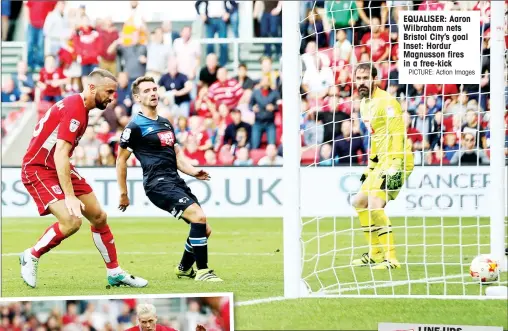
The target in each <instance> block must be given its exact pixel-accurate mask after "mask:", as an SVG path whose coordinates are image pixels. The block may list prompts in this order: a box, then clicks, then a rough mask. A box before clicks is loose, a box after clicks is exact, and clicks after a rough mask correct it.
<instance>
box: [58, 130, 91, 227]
mask: <svg viewBox="0 0 508 331" xmlns="http://www.w3.org/2000/svg"><path fill="white" fill-rule="evenodd" d="M71 149H72V144H71V143H69V142H68V141H65V140H63V139H58V140H57V142H56V147H55V155H54V158H55V166H56V172H57V175H58V182H59V183H60V187H61V188H62V191H63V192H64V194H65V204H66V205H67V209H68V210H69V214H71V215H72V216H76V217H80V218H81V217H82V216H83V215H82V213H81V209H82V208H84V207H85V206H84V205H83V203H82V202H81V201H80V200H79V199H78V198H77V197H76V196H75V195H74V187H73V186H72V180H71V162H70V158H69V154H70V152H71Z"/></svg>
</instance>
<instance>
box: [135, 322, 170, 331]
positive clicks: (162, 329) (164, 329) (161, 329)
mask: <svg viewBox="0 0 508 331" xmlns="http://www.w3.org/2000/svg"><path fill="white" fill-rule="evenodd" d="M125 331H141V327H140V326H139V325H136V326H133V327H132V328H129V329H127V330H125ZM155 331H177V330H175V329H173V328H170V327H169V326H164V325H160V324H157V325H155Z"/></svg>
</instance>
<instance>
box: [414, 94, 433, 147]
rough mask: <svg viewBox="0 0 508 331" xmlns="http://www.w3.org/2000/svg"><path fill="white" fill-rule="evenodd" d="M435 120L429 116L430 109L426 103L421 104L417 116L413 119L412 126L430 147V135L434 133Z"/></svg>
mask: <svg viewBox="0 0 508 331" xmlns="http://www.w3.org/2000/svg"><path fill="white" fill-rule="evenodd" d="M433 119H434V118H433V116H428V109H427V106H426V105H425V103H421V104H419V105H418V108H417V110H416V116H415V117H414V118H413V121H412V125H411V126H412V127H414V128H415V129H417V130H418V132H420V133H421V134H422V135H423V141H424V145H425V146H430V145H429V134H430V133H432V132H433V128H432V127H433V124H432V120H433Z"/></svg>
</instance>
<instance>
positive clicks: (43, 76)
mask: <svg viewBox="0 0 508 331" xmlns="http://www.w3.org/2000/svg"><path fill="white" fill-rule="evenodd" d="M39 76H40V77H39V81H40V82H41V83H44V84H46V88H45V89H44V91H42V95H44V96H51V97H59V96H61V95H62V88H61V86H60V85H58V86H52V85H51V82H52V81H53V80H59V79H64V78H65V75H64V73H63V69H62V68H57V69H56V70H55V71H53V72H48V71H46V69H45V68H42V69H41V71H40V73H39Z"/></svg>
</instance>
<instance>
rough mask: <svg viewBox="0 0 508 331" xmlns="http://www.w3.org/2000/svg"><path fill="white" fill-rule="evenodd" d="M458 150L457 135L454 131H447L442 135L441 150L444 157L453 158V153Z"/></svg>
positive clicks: (449, 159)
mask: <svg viewBox="0 0 508 331" xmlns="http://www.w3.org/2000/svg"><path fill="white" fill-rule="evenodd" d="M458 150H459V143H458V142H457V135H456V134H455V133H447V134H445V136H444V146H443V151H444V153H445V155H444V156H445V158H446V159H447V160H448V161H451V160H452V159H453V156H454V155H455V153H456V152H457V151H458Z"/></svg>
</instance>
